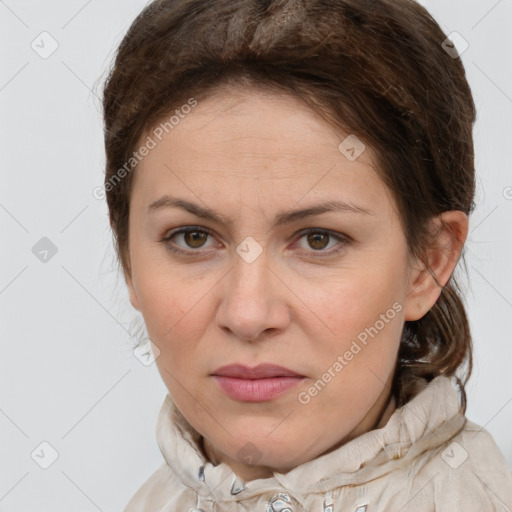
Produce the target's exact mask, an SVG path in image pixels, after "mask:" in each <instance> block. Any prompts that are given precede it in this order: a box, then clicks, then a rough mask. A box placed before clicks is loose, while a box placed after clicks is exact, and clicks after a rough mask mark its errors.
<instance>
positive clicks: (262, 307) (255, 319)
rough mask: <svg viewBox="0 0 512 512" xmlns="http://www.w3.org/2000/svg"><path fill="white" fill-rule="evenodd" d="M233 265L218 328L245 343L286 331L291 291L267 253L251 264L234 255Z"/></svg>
mask: <svg viewBox="0 0 512 512" xmlns="http://www.w3.org/2000/svg"><path fill="white" fill-rule="evenodd" d="M234 260H235V261H234V265H233V267H232V269H231V271H230V272H229V273H228V275H227V276H226V277H225V278H224V279H223V282H224V286H223V287H222V290H221V291H222V294H223V295H222V300H221V304H220V306H219V309H218V311H217V324H218V326H219V327H220V328H221V329H223V330H225V331H228V332H230V333H232V334H233V335H235V336H236V337H237V338H239V339H241V340H244V341H255V340H259V339H264V338H265V337H266V335H269V336H271V335H272V336H273V335H276V334H277V333H279V332H282V331H283V330H284V329H286V327H287V325H288V324H289V322H290V308H289V307H288V305H287V302H286V298H287V296H289V294H290V291H289V290H288V288H287V287H286V286H285V285H284V283H283V282H282V281H281V280H280V279H279V276H278V271H277V269H273V268H271V267H272V265H269V263H271V262H270V261H269V259H268V257H267V253H266V251H265V250H264V251H263V252H262V254H260V255H259V256H258V257H257V258H256V260H254V261H252V262H250V263H248V262H247V261H245V260H244V259H243V258H242V257H240V256H239V255H238V254H236V253H235V257H234Z"/></svg>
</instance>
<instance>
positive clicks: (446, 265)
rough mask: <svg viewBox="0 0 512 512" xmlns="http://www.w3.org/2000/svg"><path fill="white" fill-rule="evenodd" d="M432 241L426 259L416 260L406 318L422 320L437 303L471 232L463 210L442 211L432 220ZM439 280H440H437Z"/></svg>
mask: <svg viewBox="0 0 512 512" xmlns="http://www.w3.org/2000/svg"><path fill="white" fill-rule="evenodd" d="M432 223H433V230H434V233H437V234H436V236H435V239H434V240H433V243H432V244H431V245H430V246H429V247H428V248H427V250H426V256H425V257H426V259H427V263H428V266H429V267H430V270H429V269H428V267H427V265H426V264H425V262H424V261H420V260H416V262H415V265H414V266H413V268H412V270H411V272H410V276H409V283H408V292H407V297H406V300H405V307H404V320H406V321H411V320H419V319H420V318H422V317H423V316H424V315H425V314H426V313H427V312H428V311H429V310H430V309H431V308H432V306H433V305H434V304H435V303H436V301H437V299H438V298H439V295H441V291H442V289H443V287H444V286H445V285H446V283H447V282H448V281H449V279H450V277H451V275H452V273H453V271H454V270H455V267H456V266H457V262H458V261H459V257H460V255H461V252H462V249H463V247H464V243H465V241H466V238H467V235H468V226H469V220H468V216H467V215H466V214H465V213H464V212H461V211H449V212H443V213H442V214H441V215H439V216H437V217H435V218H434V219H433V221H432ZM436 280H437V282H436Z"/></svg>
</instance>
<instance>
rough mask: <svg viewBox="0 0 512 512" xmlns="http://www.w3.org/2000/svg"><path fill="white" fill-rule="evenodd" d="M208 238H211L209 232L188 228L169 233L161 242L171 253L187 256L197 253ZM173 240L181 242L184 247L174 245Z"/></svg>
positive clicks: (197, 228) (192, 227)
mask: <svg viewBox="0 0 512 512" xmlns="http://www.w3.org/2000/svg"><path fill="white" fill-rule="evenodd" d="M209 236H212V235H211V233H210V232H209V231H206V230H204V229H203V228H199V227H194V226H190V227H187V228H180V229H177V230H175V231H173V232H171V233H170V234H168V235H167V236H166V237H164V238H163V239H162V240H161V241H162V243H164V244H165V246H166V248H167V249H168V250H170V251H171V252H174V253H182V254H187V253H196V252H199V251H198V250H197V249H201V248H203V247H204V246H205V245H204V244H205V241H206V240H207V239H208V237H209ZM175 240H181V241H183V244H184V245H181V246H180V245H178V244H176V242H175Z"/></svg>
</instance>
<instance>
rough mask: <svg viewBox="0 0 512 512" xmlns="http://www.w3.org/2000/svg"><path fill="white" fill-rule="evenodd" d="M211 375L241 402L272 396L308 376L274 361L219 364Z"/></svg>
mask: <svg viewBox="0 0 512 512" xmlns="http://www.w3.org/2000/svg"><path fill="white" fill-rule="evenodd" d="M211 376H212V377H213V378H214V379H215V381H216V382H217V384H218V385H219V387H220V389H221V390H222V391H223V392H224V393H226V394H227V395H228V396H229V397H230V398H232V399H233V400H237V401H240V402H266V401H269V400H272V399H274V398H277V397H278V396H281V395H282V394H284V393H285V392H286V391H288V390H290V389H291V388H293V387H295V386H296V385H298V384H299V383H300V382H302V380H303V379H305V378H306V377H305V376H304V375H300V374H299V373H297V372H294V371H292V370H290V369H288V368H284V367H283V366H277V365H273V364H261V365H259V366H256V367H255V368H249V367H247V366H244V365H240V364H232V365H228V366H223V367H221V368H218V369H217V370H215V371H214V372H213V373H212V374H211Z"/></svg>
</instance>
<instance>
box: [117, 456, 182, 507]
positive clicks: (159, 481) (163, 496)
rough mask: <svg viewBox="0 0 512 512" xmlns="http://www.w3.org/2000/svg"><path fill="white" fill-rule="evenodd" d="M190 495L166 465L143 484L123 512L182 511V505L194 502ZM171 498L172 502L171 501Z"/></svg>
mask: <svg viewBox="0 0 512 512" xmlns="http://www.w3.org/2000/svg"><path fill="white" fill-rule="evenodd" d="M188 494H189V491H188V490H187V489H186V488H185V487H184V486H183V484H182V483H181V482H180V481H179V480H178V479H177V478H176V476H175V475H174V473H173V472H172V471H171V469H170V468H169V466H168V465H167V464H166V463H164V464H162V465H161V466H160V467H159V468H158V469H157V470H156V471H155V472H154V473H153V474H152V475H151V476H150V477H149V478H148V479H147V480H146V481H145V482H144V483H143V484H142V486H141V487H140V488H139V489H138V490H137V492H136V493H135V494H134V495H133V496H132V498H131V499H130V501H129V502H128V504H127V505H126V507H125V508H124V509H123V512H153V511H157V510H158V511H162V512H163V511H164V510H165V511H166V510H169V511H171V510H173V511H174V510H181V508H179V505H180V504H181V503H185V502H186V503H188V504H190V502H191V501H192V498H191V495H190V496H188ZM171 497H172V502H171V501H170V499H171ZM175 507H178V508H175ZM184 510H187V508H185V509H184Z"/></svg>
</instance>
